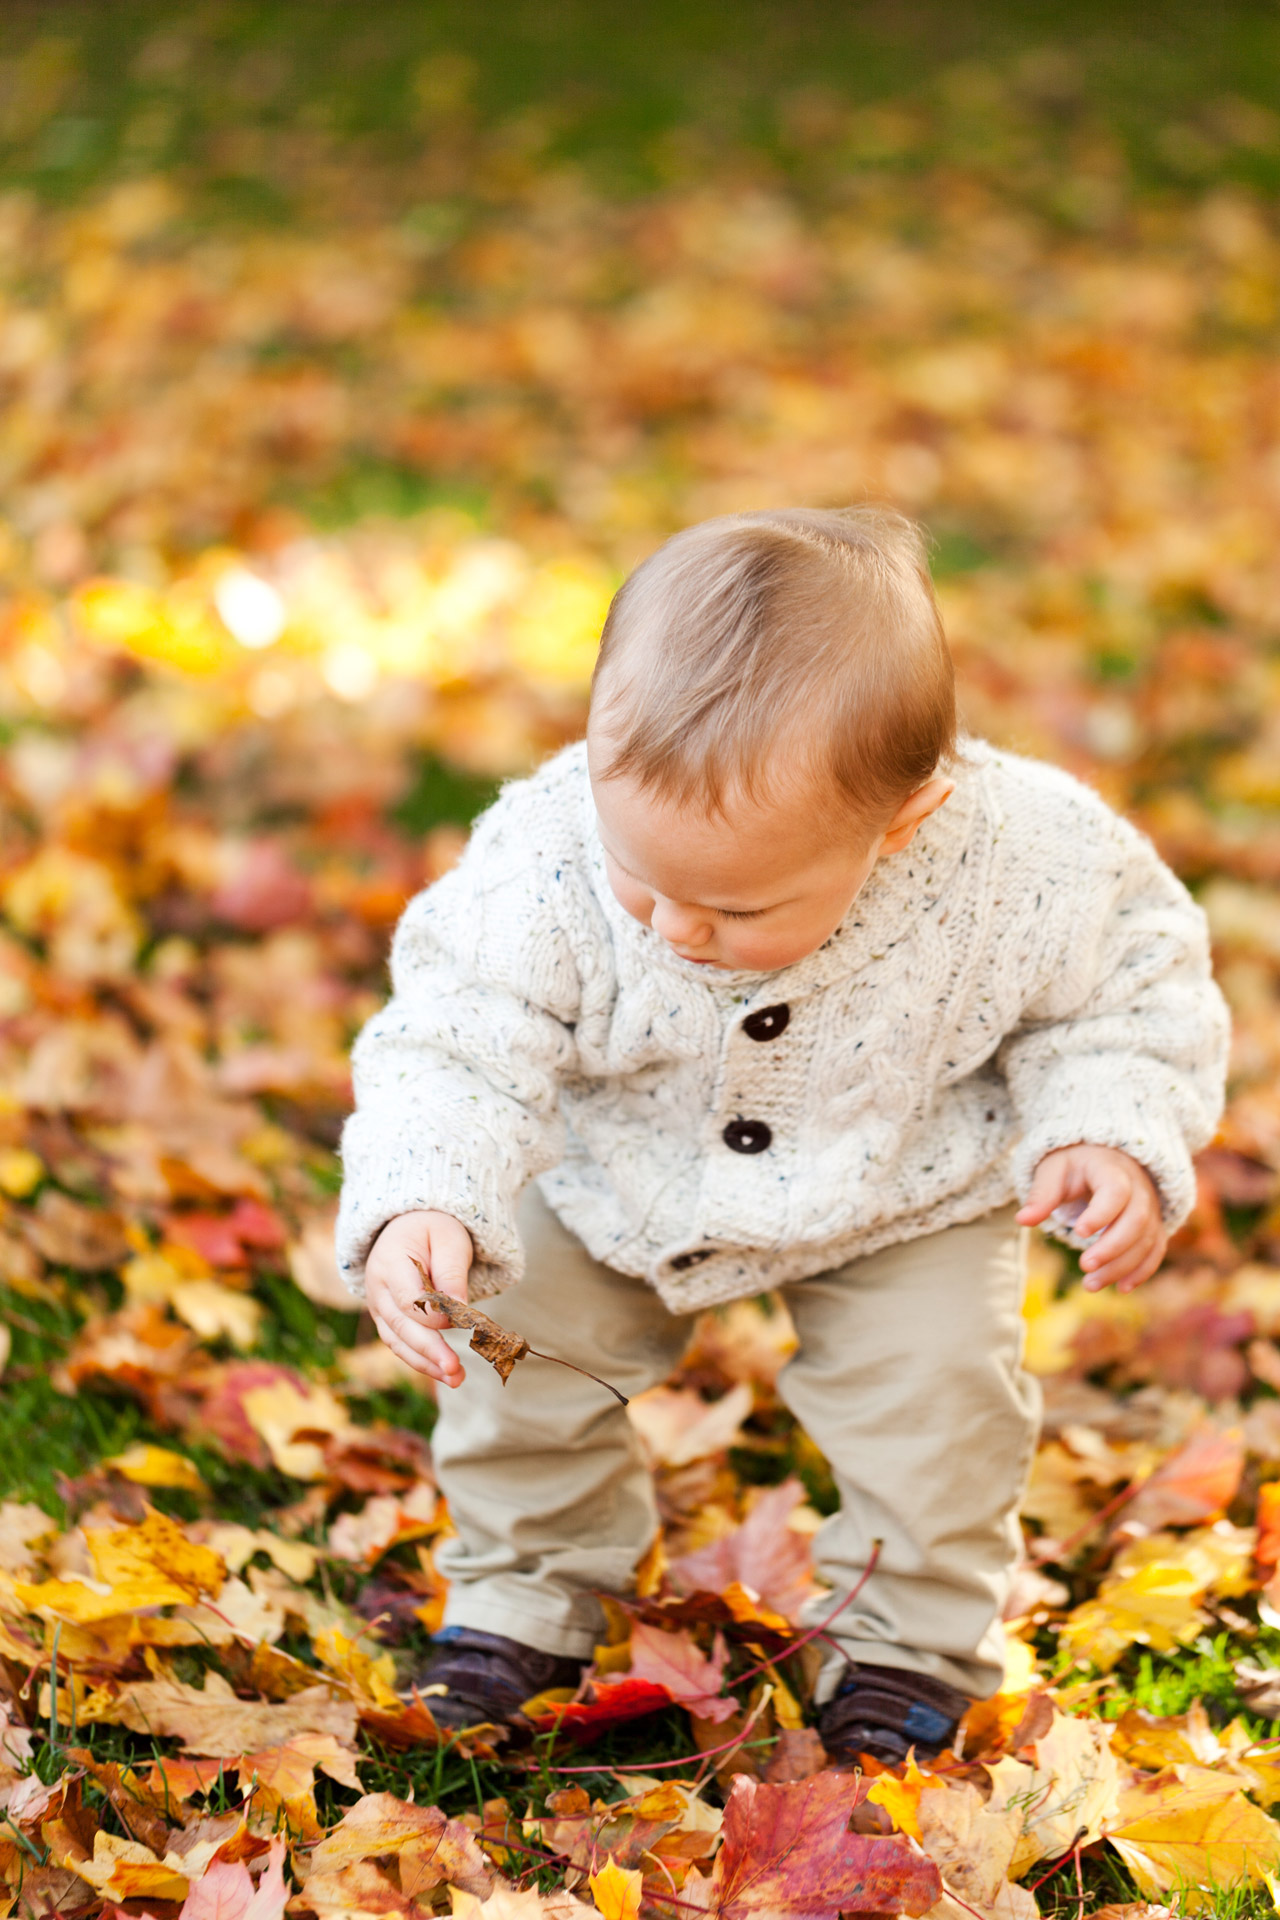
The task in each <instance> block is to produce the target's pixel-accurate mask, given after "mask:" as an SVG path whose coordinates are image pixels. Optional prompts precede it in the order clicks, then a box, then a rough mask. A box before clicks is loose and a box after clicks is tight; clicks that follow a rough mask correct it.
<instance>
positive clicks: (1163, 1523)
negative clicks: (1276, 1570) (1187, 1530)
mask: <svg viewBox="0 0 1280 1920" xmlns="http://www.w3.org/2000/svg"><path fill="white" fill-rule="evenodd" d="M1244 1459H1245V1453H1244V1441H1243V1437H1242V1435H1241V1433H1240V1430H1239V1428H1232V1429H1231V1430H1230V1431H1228V1432H1219V1431H1218V1430H1217V1428H1215V1427H1210V1426H1203V1427H1201V1428H1200V1429H1199V1430H1198V1431H1197V1432H1195V1433H1193V1434H1192V1436H1191V1438H1190V1439H1189V1440H1188V1441H1187V1442H1186V1444H1185V1445H1184V1446H1181V1447H1179V1448H1177V1449H1176V1450H1175V1451H1174V1452H1173V1453H1171V1454H1170V1455H1169V1456H1168V1457H1167V1458H1166V1459H1165V1460H1162V1461H1161V1463H1160V1465H1159V1466H1158V1467H1157V1468H1156V1470H1155V1472H1154V1473H1153V1474H1152V1475H1151V1477H1150V1479H1149V1480H1147V1481H1146V1483H1145V1484H1144V1485H1143V1486H1142V1487H1140V1488H1139V1489H1138V1492H1137V1493H1136V1494H1135V1496H1134V1498H1133V1499H1132V1500H1131V1501H1130V1502H1129V1503H1128V1505H1127V1506H1126V1507H1125V1508H1124V1509H1123V1510H1122V1513H1121V1517H1120V1521H1119V1530H1120V1531H1122V1532H1125V1533H1129V1532H1133V1531H1135V1530H1137V1531H1142V1532H1144V1533H1154V1532H1155V1531H1156V1529H1157V1528H1160V1527H1169V1526H1174V1527H1190V1526H1195V1525H1197V1524H1198V1523H1199V1522H1201V1521H1204V1520H1216V1519H1217V1518H1218V1517H1219V1515H1220V1514H1223V1513H1225V1512H1226V1510H1227V1508H1228V1507H1229V1506H1230V1505H1231V1502H1232V1501H1233V1500H1234V1499H1235V1496H1236V1489H1237V1488H1238V1487H1239V1485H1240V1476H1241V1474H1242V1472H1243V1471H1244Z"/></svg>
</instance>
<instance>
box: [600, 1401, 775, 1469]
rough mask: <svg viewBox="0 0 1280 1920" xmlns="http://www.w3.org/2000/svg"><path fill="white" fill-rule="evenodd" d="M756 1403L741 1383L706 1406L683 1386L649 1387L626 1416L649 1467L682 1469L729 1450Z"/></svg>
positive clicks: (633, 1402)
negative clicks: (635, 1433) (691, 1463)
mask: <svg viewBox="0 0 1280 1920" xmlns="http://www.w3.org/2000/svg"><path fill="white" fill-rule="evenodd" d="M754 1402H755V1396H754V1394H753V1393H752V1391H751V1388H750V1387H749V1386H746V1385H745V1384H744V1385H740V1386H736V1387H731V1388H730V1390H729V1392H728V1393H726V1394H724V1395H723V1396H722V1398H721V1399H719V1400H715V1401H713V1402H712V1403H711V1404H710V1405H708V1403H707V1402H706V1401H705V1400H704V1399H703V1397H702V1395H701V1394H700V1393H694V1392H692V1391H691V1390H690V1389H689V1388H687V1387H650V1388H649V1390H648V1392H647V1393H640V1394H637V1395H636V1397H635V1399H634V1400H632V1402H631V1404H630V1406H629V1407H628V1409H627V1417H628V1419H629V1420H630V1421H631V1424H632V1425H633V1426H634V1427H635V1429H636V1431H637V1433H638V1434H639V1435H640V1444H641V1446H642V1447H643V1448H644V1452H645V1457H646V1459H647V1460H648V1462H649V1465H650V1466H651V1467H658V1466H664V1467H684V1466H688V1465H689V1463H690V1462H691V1461H694V1460H702V1459H705V1458H707V1457H708V1456H709V1455H711V1454H715V1453H723V1452H724V1451H725V1449H726V1448H727V1447H731V1446H732V1445H733V1443H734V1441H735V1440H736V1439H737V1437H738V1435H739V1433H740V1432H741V1429H742V1423H743V1421H744V1420H745V1419H746V1418H747V1416H748V1414H749V1413H750V1412H751V1409H752V1406H753V1405H754Z"/></svg>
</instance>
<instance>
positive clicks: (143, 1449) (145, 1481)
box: [102, 1440, 208, 1493]
mask: <svg viewBox="0 0 1280 1920" xmlns="http://www.w3.org/2000/svg"><path fill="white" fill-rule="evenodd" d="M102 1464H103V1466H104V1467H113V1468H114V1469H115V1471H116V1472H117V1473H118V1474H122V1475H123V1477H124V1478H125V1479H126V1480H132V1481H133V1483H134V1485H135V1486H139V1487H180V1488H182V1489H183V1491H184V1492H186V1493H206V1492H207V1491H208V1489H207V1487H206V1486H205V1483H204V1481H203V1479H202V1478H201V1475H200V1470H199V1468H198V1467H197V1466H196V1465H195V1463H194V1461H191V1460H188V1459H186V1458H185V1456H184V1455H183V1454H180V1453H173V1452H171V1451H170V1449H169V1448H168V1447H154V1446H150V1445H149V1444H148V1443H147V1442H146V1441H143V1440H139V1441H138V1442H137V1443H136V1444H135V1445H134V1446H132V1447H128V1448H126V1450H125V1451H124V1452H123V1453H117V1454H113V1455H112V1457H111V1458H110V1459H109V1460H104V1461H103V1463H102Z"/></svg>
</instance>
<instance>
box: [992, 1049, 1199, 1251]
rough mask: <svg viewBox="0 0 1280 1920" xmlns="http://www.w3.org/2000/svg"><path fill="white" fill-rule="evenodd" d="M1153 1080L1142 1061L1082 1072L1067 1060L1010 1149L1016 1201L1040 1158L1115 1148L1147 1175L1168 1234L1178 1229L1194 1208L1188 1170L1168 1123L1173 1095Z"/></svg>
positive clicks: (1183, 1148) (1113, 1061)
mask: <svg viewBox="0 0 1280 1920" xmlns="http://www.w3.org/2000/svg"><path fill="white" fill-rule="evenodd" d="M1154 1080H1155V1074H1154V1073H1153V1071H1152V1063H1151V1062H1150V1061H1139V1060H1135V1061H1125V1060H1123V1059H1120V1058H1116V1057H1111V1058H1109V1059H1108V1060H1107V1061H1106V1062H1105V1064H1101V1063H1100V1064H1099V1065H1098V1066H1097V1067H1092V1066H1091V1067H1090V1068H1089V1069H1087V1070H1086V1069H1085V1068H1084V1067H1083V1066H1082V1064H1081V1063H1078V1062H1073V1063H1072V1064H1071V1066H1070V1068H1067V1067H1065V1066H1064V1068H1063V1069H1061V1070H1060V1071H1058V1072H1057V1073H1055V1074H1054V1075H1053V1076H1052V1078H1051V1083H1050V1086H1049V1087H1048V1088H1047V1089H1046V1090H1045V1091H1044V1092H1043V1093H1042V1094H1041V1095H1040V1096H1039V1097H1038V1100H1037V1105H1038V1107H1040V1109H1041V1112H1040V1113H1039V1114H1038V1115H1037V1118H1036V1120H1035V1122H1034V1124H1033V1125H1032V1126H1030V1127H1028V1129H1027V1131H1026V1132H1025V1133H1024V1134H1023V1136H1022V1139H1021V1140H1020V1141H1019V1142H1018V1145H1017V1146H1016V1147H1015V1149H1014V1154H1013V1179H1014V1185H1015V1187H1016V1189H1017V1193H1018V1196H1019V1198H1020V1199H1021V1200H1024V1201H1025V1199H1026V1197H1027V1194H1028V1193H1029V1191H1030V1189H1031V1183H1032V1180H1033V1179H1034V1177H1035V1170H1036V1168H1037V1167H1038V1166H1039V1164H1040V1162H1041V1161H1042V1160H1043V1159H1044V1157H1045V1155H1046V1154H1047V1153H1053V1152H1055V1151H1056V1150H1057V1149H1058V1148H1060V1147H1074V1146H1078V1145H1081V1144H1083V1145H1086V1146H1091V1147H1115V1148H1117V1149H1118V1150H1119V1151H1120V1152H1121V1153H1127V1154H1128V1155H1129V1156H1130V1158H1131V1159H1134V1160H1136V1161H1137V1162H1138V1163H1139V1165H1140V1166H1143V1167H1145V1168H1146V1170H1147V1172H1148V1173H1149V1174H1150V1175H1151V1178H1152V1179H1153V1180H1154V1182H1155V1184H1156V1190H1157V1192H1158V1193H1159V1195H1160V1210H1161V1213H1162V1215H1163V1218H1164V1223H1165V1226H1166V1227H1167V1228H1168V1229H1169V1231H1170V1232H1172V1231H1173V1230H1174V1229H1175V1228H1176V1227H1179V1226H1181V1224H1182V1222H1183V1221H1184V1220H1185V1219H1186V1218H1187V1215H1188V1214H1189V1213H1190V1212H1191V1208H1192V1206H1193V1204H1194V1202H1195V1194H1196V1176H1195V1167H1194V1166H1193V1164H1192V1159H1191V1153H1190V1151H1189V1149H1188V1147H1187V1143H1186V1140H1185V1138H1184V1136H1183V1133H1182V1130H1181V1128H1180V1127H1179V1126H1178V1124H1177V1121H1176V1120H1175V1119H1174V1118H1173V1111H1174V1110H1175V1109H1176V1107H1177V1105H1178V1104H1179V1099H1178V1095H1179V1092H1180V1090H1179V1089H1178V1088H1177V1087H1176V1086H1171V1087H1170V1088H1169V1089H1168V1090H1166V1089H1164V1088H1162V1087H1160V1086H1159V1085H1157V1084H1153V1081H1154Z"/></svg>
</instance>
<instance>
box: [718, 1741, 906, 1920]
mask: <svg viewBox="0 0 1280 1920" xmlns="http://www.w3.org/2000/svg"><path fill="white" fill-rule="evenodd" d="M858 1787H859V1783H858V1780H857V1779H856V1777H854V1776H852V1775H849V1774H840V1773H821V1774H817V1775H816V1776H815V1777H814V1778H813V1779H812V1780H805V1781H801V1782H799V1783H797V1784H794V1785H786V1786H777V1787H771V1786H765V1785H762V1784H761V1783H760V1782H758V1781H755V1780H750V1779H748V1778H747V1776H746V1775H745V1774H739V1775H737V1776H736V1777H735V1779H734V1782H733V1789H732V1792H731V1793H730V1796H729V1802H728V1805H727V1806H726V1808H725V1816H724V1844H723V1846H722V1847H721V1850H720V1852H719V1853H718V1854H717V1856H716V1864H715V1870H714V1873H713V1875H712V1879H713V1882H714V1886H715V1892H716V1900H717V1909H716V1910H717V1912H718V1913H719V1914H721V1915H723V1916H724V1920H747V1917H748V1916H752V1915H756V1916H765V1915H769V1916H773V1915H779V1916H786V1917H787V1920H835V1916H837V1915H838V1914H842V1913H896V1914H910V1915H913V1916H915V1915H920V1914H923V1913H926V1912H927V1911H928V1910H929V1908H930V1907H932V1906H933V1905H934V1903H935V1902H936V1901H937V1899H938V1897H939V1895H940V1894H941V1891H942V1880H941V1876H940V1874H939V1872H938V1869H937V1867H936V1866H934V1864H933V1862H932V1861H931V1860H927V1859H925V1858H924V1857H923V1856H922V1855H921V1854H919V1853H917V1852H915V1851H914V1850H913V1849H912V1847H911V1845H910V1843H909V1842H908V1841H905V1840H902V1839H899V1838H897V1837H896V1836H883V1835H879V1834H876V1835H870V1834H860V1833H851V1832H850V1831H849V1819H850V1816H851V1814H852V1812H853V1809H854V1806H855V1804H856V1802H857V1798H858Z"/></svg>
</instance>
